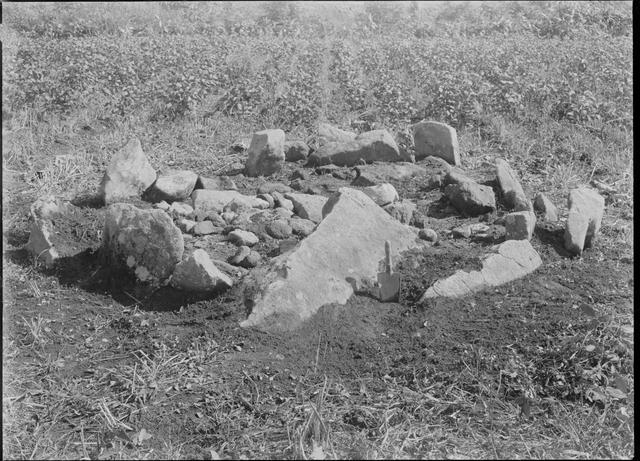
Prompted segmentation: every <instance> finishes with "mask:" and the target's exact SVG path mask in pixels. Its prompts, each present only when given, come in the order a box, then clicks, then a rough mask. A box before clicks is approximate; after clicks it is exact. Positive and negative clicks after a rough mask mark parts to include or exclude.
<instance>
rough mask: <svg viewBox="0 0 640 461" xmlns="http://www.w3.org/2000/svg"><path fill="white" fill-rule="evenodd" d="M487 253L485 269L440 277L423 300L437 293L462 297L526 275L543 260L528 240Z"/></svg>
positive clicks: (503, 244) (511, 243) (504, 245)
mask: <svg viewBox="0 0 640 461" xmlns="http://www.w3.org/2000/svg"><path fill="white" fill-rule="evenodd" d="M492 249H493V251H494V253H493V254H489V255H487V256H485V258H484V260H483V262H482V269H481V270H479V271H471V272H466V271H463V270H459V271H458V272H456V273H455V274H453V275H452V276H451V277H448V278H446V279H441V280H438V281H437V282H436V283H434V284H433V285H432V286H430V287H429V288H428V289H427V291H426V292H425V294H424V295H423V296H422V298H420V302H423V301H426V300H427V299H429V298H435V297H438V296H442V297H446V298H460V297H462V296H466V295H468V294H471V293H474V292H476V291H480V290H483V289H485V288H488V287H495V286H498V285H502V284H504V283H507V282H511V281H513V280H516V279H519V278H521V277H524V276H525V275H527V274H530V273H531V272H533V271H534V270H536V269H537V268H538V267H540V265H541V264H542V260H541V259H540V255H539V254H538V252H537V251H536V250H535V249H534V248H533V247H532V246H531V243H529V241H528V240H507V241H506V242H504V243H501V244H500V245H496V246H494V247H493V248H492Z"/></svg>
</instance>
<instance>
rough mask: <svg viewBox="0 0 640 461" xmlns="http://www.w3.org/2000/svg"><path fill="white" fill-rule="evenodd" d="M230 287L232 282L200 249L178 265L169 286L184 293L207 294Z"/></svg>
mask: <svg viewBox="0 0 640 461" xmlns="http://www.w3.org/2000/svg"><path fill="white" fill-rule="evenodd" d="M232 285H233V280H231V278H230V277H229V276H228V275H227V274H225V273H224V272H222V271H221V270H220V269H218V268H217V267H216V266H215V264H213V262H212V261H211V258H209V255H208V254H207V252H206V251H204V250H202V249H197V250H194V252H193V254H192V255H191V256H189V257H188V258H187V259H185V260H184V261H181V262H180V263H178V264H177V265H176V267H175V270H174V271H173V275H172V276H171V286H172V287H174V288H177V289H179V290H185V291H194V292H200V293H202V292H207V293H208V292H214V291H218V290H223V289H225V288H229V287H231V286H232Z"/></svg>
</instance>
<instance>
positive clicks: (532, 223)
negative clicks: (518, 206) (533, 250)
mask: <svg viewBox="0 0 640 461" xmlns="http://www.w3.org/2000/svg"><path fill="white" fill-rule="evenodd" d="M504 227H505V238H506V239H507V240H531V237H532V236H533V230H534V229H535V227H536V215H535V214H534V213H533V211H515V212H513V213H509V214H508V215H506V216H505V217H504Z"/></svg>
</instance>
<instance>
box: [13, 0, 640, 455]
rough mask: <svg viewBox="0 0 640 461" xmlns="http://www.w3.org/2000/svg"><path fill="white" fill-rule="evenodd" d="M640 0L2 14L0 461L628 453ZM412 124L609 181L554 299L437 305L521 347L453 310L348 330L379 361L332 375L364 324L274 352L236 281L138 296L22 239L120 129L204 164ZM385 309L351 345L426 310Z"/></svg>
mask: <svg viewBox="0 0 640 461" xmlns="http://www.w3.org/2000/svg"><path fill="white" fill-rule="evenodd" d="M631 10H632V8H631V2H487V3H464V2H451V3H448V2H434V3H429V2H398V3H393V4H388V3H385V2H327V3H323V2H267V3H263V2H139V3H124V2H122V3H118V4H117V5H116V4H114V3H73V2H56V3H3V4H2V13H3V14H2V16H3V23H2V25H1V26H0V38H1V40H2V51H3V54H2V59H3V62H2V64H3V94H2V97H3V100H2V129H3V137H2V143H3V145H2V170H3V173H2V174H3V185H2V187H3V193H2V198H3V207H2V214H3V301H4V303H3V458H6V459H43V458H53V459H78V458H82V459H128V458H136V459H193V458H198V459H227V458H270V457H285V458H303V459H323V457H326V458H424V457H427V458H451V457H453V458H476V457H477V458H566V459H578V458H579V459H591V458H632V457H633V456H634V455H635V447H634V355H633V302H634V301H633V173H632V166H633V111H632V109H633V105H632V96H633V86H632V84H633V72H632V11H631ZM422 119H433V120H438V121H442V122H445V123H448V124H450V125H451V126H453V127H455V128H456V130H457V132H458V138H459V140H460V150H461V154H462V162H463V165H464V167H465V168H468V169H470V170H472V169H474V168H477V167H481V166H482V165H483V164H486V163H487V162H491V161H492V160H493V159H494V158H496V157H502V158H505V159H507V160H508V161H509V162H510V164H511V165H512V166H513V167H514V169H515V170H516V171H517V172H518V174H519V175H520V178H521V180H522V182H523V185H525V187H526V189H527V190H530V191H533V192H534V193H535V192H537V191H542V192H545V193H546V194H547V195H548V196H549V197H550V198H551V199H552V200H553V201H554V203H556V204H557V205H558V206H559V208H561V210H564V211H566V197H567V193H568V190H569V189H571V188H572V187H574V186H576V185H578V184H596V185H597V186H598V189H599V190H600V192H601V193H602V194H603V195H604V196H605V199H606V214H605V218H604V221H603V226H602V230H601V233H602V237H601V240H599V241H598V245H597V246H596V248H594V249H593V250H592V251H590V252H586V253H585V255H584V256H583V257H581V258H574V259H567V258H560V257H558V256H557V255H555V254H546V253H545V254H544V255H543V256H544V257H545V258H546V259H545V269H543V270H542V271H541V275H540V276H541V277H546V278H547V279H548V280H554V281H555V282H562V283H563V284H564V285H565V286H570V287H571V289H572V292H571V294H567V293H564V292H560V291H557V292H555V291H554V292H553V293H552V294H549V295H545V294H544V293H545V292H544V290H543V289H542V288H539V287H538V288H535V287H534V286H533V285H532V284H530V283H528V282H526V281H518V282H514V284H510V285H508V286H507V287H506V288H504V289H500V290H497V291H496V293H491V294H486V295H482V296H480V297H478V298H477V299H476V300H475V302H476V303H478V304H479V305H478V307H477V309H476V311H473V310H471V311H467V310H465V309H470V308H469V306H467V305H463V304H464V303H460V304H455V305H451V306H454V307H455V308H456V312H463V311H464V312H470V314H469V315H470V316H471V317H470V319H471V320H469V318H466V317H461V316H457V314H456V315H452V317H451V319H452V320H451V322H459V323H460V325H462V326H464V325H467V323H466V322H472V323H473V322H476V323H475V324H474V325H475V326H474V328H476V329H475V330H474V331H476V332H478V333H477V334H478V335H480V336H482V334H481V332H482V331H491V332H492V334H494V333H495V332H494V331H493V330H492V329H491V328H489V330H487V328H486V318H494V319H497V320H496V322H498V321H499V319H501V318H503V317H504V314H503V313H502V314H501V312H506V311H508V312H514V313H517V312H523V311H526V314H522V315H523V316H524V317H523V318H525V317H526V319H525V320H526V322H529V323H528V325H529V327H526V326H525V325H526V324H527V323H526V322H525V320H523V322H525V323H523V324H522V325H520V326H519V327H518V328H521V329H523V330H527V331H529V330H531V331H535V334H533V333H531V336H530V337H528V336H527V335H523V337H522V338H519V337H518V333H517V332H515V331H516V330H514V331H511V330H508V331H507V330H505V332H504V335H501V333H500V334H499V333H495V334H496V336H495V341H494V342H493V343H492V337H491V336H482V340H481V341H480V342H477V341H474V340H471V339H469V338H467V337H465V336H464V335H463V334H462V333H461V332H460V331H458V330H454V329H452V328H453V327H451V326H450V325H448V324H447V321H446V320H447V319H448V318H449V317H447V316H448V315H449V314H448V313H449V312H450V310H448V309H449V308H450V307H451V306H440V307H438V306H435V307H433V312H432V314H433V318H434V319H440V320H438V321H441V322H442V323H438V321H436V320H434V323H436V324H437V328H436V329H434V330H432V331H434V332H439V333H442V332H445V333H447V334H448V335H449V339H442V338H440V339H437V340H436V342H435V343H429V342H428V341H427V339H425V337H424V336H423V337H422V339H416V338H404V339H402V340H401V341H400V340H399V342H398V343H397V344H395V343H394V344H391V343H389V344H387V343H386V342H385V341H387V339H380V343H379V344H375V341H373V340H372V341H371V342H372V343H374V345H375V347H374V345H372V344H370V343H369V342H367V341H364V342H363V343H362V344H360V343H358V344H357V347H361V348H362V349H361V350H360V349H358V350H359V352H358V354H361V355H362V356H363V357H365V359H366V360H365V359H363V360H365V361H369V362H370V363H369V364H368V365H366V364H364V362H363V364H362V365H361V366H362V368H357V369H353V370H345V369H343V368H341V366H340V360H342V358H341V356H340V351H341V350H342V347H343V346H344V350H345V351H349V352H348V353H349V354H351V353H352V349H351V348H347V346H346V345H345V344H346V343H345V344H343V343H340V342H339V340H340V339H343V340H344V341H346V342H348V341H349V338H350V337H351V335H353V334H356V333H357V332H358V330H357V328H356V327H355V326H354V327H353V331H350V330H349V331H346V330H345V332H332V331H331V330H330V329H329V328H325V329H323V328H324V327H322V325H323V324H322V319H319V320H317V322H319V323H316V324H314V325H315V326H316V327H317V329H316V330H313V329H311V330H309V331H306V330H305V331H303V332H301V333H299V334H297V336H296V335H293V337H292V338H288V339H287V340H286V341H285V340H282V341H280V340H276V339H274V338H271V337H269V336H263V335H260V334H257V333H256V334H251V335H249V334H248V333H246V332H243V331H241V330H240V329H239V328H238V327H237V319H238V318H240V316H241V315H242V314H243V313H244V311H243V308H242V307H241V306H240V304H239V303H238V302H237V298H236V297H237V295H238V292H236V291H233V290H232V291H230V292H229V293H227V294H225V295H224V296H221V297H219V298H217V299H215V300H210V301H206V302H200V303H193V304H189V305H185V306H182V307H179V308H175V309H164V310H163V309H160V308H158V309H144V308H142V307H141V306H140V305H139V304H138V303H137V302H135V300H132V299H128V300H121V299H115V298H114V297H113V296H111V295H110V294H109V293H104V292H101V291H99V290H87V289H84V288H83V287H82V286H80V284H78V283H68V282H67V281H65V278H64V277H62V276H61V275H60V274H58V273H55V272H53V271H47V270H44V269H43V268H42V267H40V266H39V265H38V264H35V263H34V261H33V260H32V259H31V258H29V257H28V256H27V254H26V252H25V251H24V250H22V246H23V245H24V244H25V243H26V241H27V239H28V236H29V227H28V224H29V221H28V213H29V206H30V204H31V203H33V202H34V201H35V200H36V199H37V198H38V197H40V196H42V195H45V194H55V195H57V196H60V197H63V198H65V199H67V200H77V199H78V197H83V196H87V195H91V194H93V193H94V192H95V190H96V188H97V186H98V184H99V181H100V178H101V177H102V174H103V172H104V169H105V168H106V165H107V164H108V161H109V159H110V158H111V155H113V153H114V152H116V151H117V150H118V149H119V148H120V147H122V146H123V145H124V144H125V143H126V142H127V141H128V140H129V139H130V138H131V137H133V136H137V137H138V138H139V139H140V140H141V142H142V146H143V148H144V151H145V153H146V154H147V156H148V158H149V160H150V162H151V164H152V165H153V166H154V167H155V168H156V170H157V171H158V172H159V173H160V174H161V173H163V172H166V171H168V170H170V169H173V168H184V169H191V170H193V171H196V172H198V173H199V174H202V175H209V176H211V175H215V174H222V173H223V172H225V171H227V170H228V169H229V168H230V167H231V166H233V165H234V164H237V162H238V161H242V159H240V158H239V157H238V156H237V155H235V154H233V153H230V151H229V147H230V146H231V145H232V144H233V143H234V142H235V141H238V140H242V139H247V138H250V137H251V135H252V133H253V132H255V131H258V130H261V129H264V128H282V129H283V130H285V132H286V133H287V138H288V139H289V138H297V139H302V140H305V141H307V143H308V144H309V145H310V146H315V145H316V142H317V141H316V136H317V124H318V122H320V121H328V122H330V123H332V124H335V125H337V126H340V127H343V128H347V129H348V128H349V126H350V124H351V123H352V122H354V121H357V120H365V121H367V122H369V123H371V124H375V126H376V127H384V128H387V129H389V130H390V131H391V132H392V133H393V134H394V136H395V137H396V140H397V141H398V142H399V143H400V144H403V143H407V140H408V135H407V133H408V131H407V130H408V126H409V125H410V124H411V123H414V122H416V121H420V120H422ZM407 148H410V146H407ZM565 214H566V213H565ZM94 231H95V232H94ZM88 233H89V236H88V237H87V238H88V239H89V240H91V239H92V238H93V237H92V235H93V234H95V235H94V237H96V236H97V235H98V234H97V233H98V230H95V229H93V230H92V229H89V230H88ZM94 240H95V241H99V239H97V237H96V238H95V239H94ZM536 242H537V241H536ZM536 245H538V243H536ZM90 269H92V268H89V267H88V268H87V273H89V272H90ZM536 286H537V285H536ZM534 288H535V289H534ZM552 291H553V290H552ZM354 298H357V297H354ZM350 303H351V304H349V305H350V306H352V307H354V306H355V307H357V308H359V309H361V310H362V311H363V312H364V311H366V312H368V311H367V309H369V307H370V306H369V305H368V304H367V302H365V301H363V300H361V299H359V298H358V299H353V300H351V301H350ZM585 306H586V307H585ZM401 307H402V309H403V310H401V311H398V312H391V311H390V312H387V313H386V314H385V315H388V319H387V320H388V325H387V326H388V328H389V329H390V330H386V329H385V328H383V323H384V322H382V321H380V322H381V323H380V325H378V324H377V323H376V324H375V325H377V326H376V327H373V326H371V331H369V330H367V331H366V334H369V333H370V334H371V335H372V336H371V338H374V337H375V338H380V337H381V334H380V335H379V333H380V332H381V331H382V332H385V333H384V335H382V336H384V338H388V336H389V335H390V333H387V331H391V330H393V331H395V333H396V334H397V335H398V336H402V335H403V333H404V332H405V331H406V330H403V329H402V328H401V326H402V325H404V327H407V328H409V326H408V325H407V324H405V323H403V322H407V317H406V316H405V317H403V315H404V314H403V312H404V313H405V314H406V313H407V312H408V313H409V314H407V315H409V316H410V318H414V317H415V318H418V317H419V318H420V319H421V321H422V320H424V318H427V319H428V318H429V317H428V315H427V314H428V312H427V313H425V312H418V311H416V309H415V307H412V306H401ZM499 308H500V309H503V311H499V310H496V309H499ZM340 312H342V311H340ZM473 312H476V314H473ZM478 312H482V313H483V314H482V315H486V317H485V318H484V319H483V318H479V316H480V314H478ZM438 313H440V314H438ZM336 315H337V314H336ZM339 315H344V316H345V317H344V318H345V319H346V320H345V321H348V322H353V324H354V325H356V324H358V323H357V322H358V321H359V320H355V319H354V318H352V317H349V315H350V314H348V313H345V312H342V313H340V314H339ZM425 315H426V317H424V318H423V316H425ZM438 315H439V317H438ZM474 315H477V316H478V317H474ZM514 315H516V314H514ZM411 316H414V317H411ZM341 318H342V317H341ZM474 319H475V320H474ZM387 320H385V321H387ZM483 321H484V322H485V323H484V324H483V323H482V322H483ZM374 323H375V322H374ZM358 325H359V324H358ZM363 325H365V324H363ZM367 325H368V324H367ZM479 325H480V326H479ZM309 328H311V327H309ZM366 328H368V327H366ZM366 328H365V327H364V326H363V329H364V330H366ZM394 328H395V330H394ZM433 328H435V327H433ZM514 328H515V327H514ZM536 328H538V330H536ZM379 329H380V331H379ZM429 331H431V330H429ZM518 331H519V330H518ZM341 334H344V338H343V337H342V336H340V335H341ZM305 335H306V336H305ZM332 335H334V336H332ZM374 335H376V336H374ZM385 335H387V336H385ZM305 337H306V338H307V339H308V338H312V344H305V345H301V344H303V343H302V342H301V341H302V339H304V338H305ZM524 337H527V338H529V339H523V338H524ZM465 338H466V339H465ZM503 339H504V341H506V343H504V344H503V343H501V342H500V341H502V340H503ZM521 339H522V341H520V340H521ZM507 343H509V344H507ZM435 344H437V346H438V347H439V348H441V349H438V348H436V345H435ZM503 346H504V347H503ZM507 346H508V347H507ZM296 347H300V348H301V349H300V353H299V354H298V355H296V354H294V353H292V352H293V351H295V350H296V349H295V348H296ZM349 347H351V346H349ZM509 347H510V348H511V349H509ZM332 348H333V349H332ZM430 348H432V349H430ZM414 349H415V350H414ZM429 350H431V353H429V352H428V351H429ZM498 350H499V351H502V352H496V351H498ZM421 351H422V352H421ZM425 351H427V352H425ZM492 351H493V352H492ZM509 351H511V352H509ZM494 352H495V354H494V355H492V354H493V353H494ZM344 353H345V354H346V353H347V352H344ZM421 353H422V354H426V355H428V356H429V357H437V356H438V355H441V357H442V360H440V362H438V361H437V360H432V359H428V360H427V359H425V358H424V355H420V354H421ZM332 354H334V355H332ZM394 354H397V355H398V357H395V355H394ZM403 354H404V355H403ZM429 354H431V355H429ZM403 357H404V358H403ZM445 358H446V359H445ZM449 359H451V360H449ZM358 363H359V362H358ZM371 364H374V365H376V364H377V365H376V366H374V365H371ZM358 366H360V365H358ZM376 367H377V368H376Z"/></svg>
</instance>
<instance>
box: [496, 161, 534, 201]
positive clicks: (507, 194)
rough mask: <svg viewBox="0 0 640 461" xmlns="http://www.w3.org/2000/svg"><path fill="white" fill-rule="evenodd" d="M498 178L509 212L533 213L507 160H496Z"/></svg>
mask: <svg viewBox="0 0 640 461" xmlns="http://www.w3.org/2000/svg"><path fill="white" fill-rule="evenodd" d="M496 176H497V178H498V185H499V186H500V189H501V190H502V199H503V201H504V204H505V205H506V207H507V209H508V210H515V211H533V207H532V206H531V202H530V201H529V199H528V198H527V196H526V195H525V193H524V189H522V185H521V184H520V181H519V180H518V176H517V175H516V173H515V171H513V169H512V168H511V167H510V166H509V164H508V163H507V162H506V160H503V159H501V158H499V159H496Z"/></svg>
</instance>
